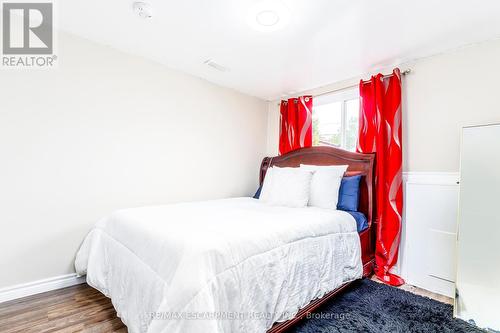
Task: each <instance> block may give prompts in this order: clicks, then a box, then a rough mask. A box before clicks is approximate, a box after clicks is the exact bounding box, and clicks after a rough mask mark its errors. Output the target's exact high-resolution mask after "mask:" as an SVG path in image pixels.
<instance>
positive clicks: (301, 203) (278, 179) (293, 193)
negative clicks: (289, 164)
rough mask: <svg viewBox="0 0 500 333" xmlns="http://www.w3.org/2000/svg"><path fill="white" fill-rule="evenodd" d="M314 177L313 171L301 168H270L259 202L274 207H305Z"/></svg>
mask: <svg viewBox="0 0 500 333" xmlns="http://www.w3.org/2000/svg"><path fill="white" fill-rule="evenodd" d="M312 176H313V172H312V171H310V170H304V169H301V168H277V167H272V168H269V169H268V170H267V173H266V177H265V178H264V183H263V184H262V191H261V193H260V198H259V200H262V201H263V202H266V203H268V204H270V205H273V206H286V207H305V206H307V202H308V201H309V191H310V189H311V178H312Z"/></svg>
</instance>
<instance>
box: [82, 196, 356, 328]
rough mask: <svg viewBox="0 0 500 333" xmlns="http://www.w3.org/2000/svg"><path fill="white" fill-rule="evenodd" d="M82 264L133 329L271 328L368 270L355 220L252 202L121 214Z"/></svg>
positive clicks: (96, 235) (96, 233) (93, 236)
mask: <svg viewBox="0 0 500 333" xmlns="http://www.w3.org/2000/svg"><path fill="white" fill-rule="evenodd" d="M75 266H76V270H77V273H78V274H80V275H83V274H87V282H88V284H90V285H91V286H93V287H94V288H96V289H98V290H100V291H101V292H102V293H104V294H105V295H106V296H108V297H110V298H111V300H112V302H113V304H114V306H115V308H116V310H117V312H118V315H119V316H120V317H121V318H122V320H123V322H124V323H125V324H126V325H127V326H128V329H129V332H131V333H134V332H148V333H156V332H164V333H175V332H182V333H195V332H196V333H197V332H200V333H218V332H221V333H222V332H224V333H238V332H244V333H249V332H265V331H266V330H267V329H269V328H270V327H271V326H272V324H273V323H274V322H276V321H283V320H286V319H290V318H292V317H293V316H294V315H295V314H296V313H297V311H298V309H299V308H301V307H304V306H305V305H307V304H308V303H309V302H310V301H311V300H313V299H316V298H318V297H321V296H323V295H324V294H325V293H327V292H329V291H331V290H333V289H335V288H337V287H339V286H340V285H342V284H343V283H345V282H348V281H352V280H354V279H357V278H360V277H361V276H362V265H361V250H360V243H359V237H358V233H357V231H356V223H355V221H354V219H353V218H352V216H350V215H349V214H347V213H345V212H342V211H335V210H326V209H319V208H312V207H308V208H285V207H273V206H268V205H266V204H263V203H261V202H260V201H259V200H255V199H252V198H236V199H226V200H216V201H206V202H197V203H183V204H175V205H165V206H154V207H144V208H134V209H126V210H120V211H117V212H115V213H114V214H112V215H111V216H110V217H108V218H106V219H103V220H102V221H100V222H99V223H97V225H96V226H95V227H94V228H93V229H92V230H91V231H90V233H89V234H88V235H87V237H86V239H85V241H84V243H83V244H82V246H81V248H80V250H79V252H78V254H77V258H76V262H75Z"/></svg>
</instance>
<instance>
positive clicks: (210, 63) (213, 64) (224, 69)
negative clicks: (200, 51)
mask: <svg viewBox="0 0 500 333" xmlns="http://www.w3.org/2000/svg"><path fill="white" fill-rule="evenodd" d="M204 64H205V65H207V66H210V67H212V68H213V69H216V70H218V71H219V72H229V68H227V67H224V66H222V65H219V64H218V63H216V62H215V61H213V60H212V59H208V60H205V62H204Z"/></svg>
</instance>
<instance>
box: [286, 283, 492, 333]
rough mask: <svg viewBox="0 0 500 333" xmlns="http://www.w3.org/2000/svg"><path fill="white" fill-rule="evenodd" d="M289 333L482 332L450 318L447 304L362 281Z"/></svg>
mask: <svg viewBox="0 0 500 333" xmlns="http://www.w3.org/2000/svg"><path fill="white" fill-rule="evenodd" d="M291 332H295V333H334V332H335V333H340V332H342V333H344V332H401V333H407V332H426V333H427V332H440V333H457V332H464V333H473V332H484V331H482V330H480V329H477V328H475V327H473V326H471V325H469V324H468V323H466V322H464V321H462V320H459V319H454V318H453V307H452V306H451V305H449V304H444V303H441V302H437V301H435V300H432V299H429V298H426V297H422V296H418V295H415V294H412V293H409V292H407V291H404V290H401V289H396V288H393V287H389V286H386V285H384V284H381V283H377V282H374V281H371V280H368V279H363V280H360V281H357V282H355V283H353V286H352V287H350V288H348V290H347V291H345V292H344V293H341V294H340V295H337V296H335V297H334V298H333V299H332V300H330V301H329V302H328V303H326V304H325V305H323V306H322V307H321V308H319V309H318V310H317V312H316V313H315V314H312V315H310V316H309V317H308V318H306V319H304V320H303V321H301V322H300V323H299V324H298V325H297V326H295V327H294V328H293V329H292V330H291Z"/></svg>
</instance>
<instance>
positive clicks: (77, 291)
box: [0, 279, 453, 333]
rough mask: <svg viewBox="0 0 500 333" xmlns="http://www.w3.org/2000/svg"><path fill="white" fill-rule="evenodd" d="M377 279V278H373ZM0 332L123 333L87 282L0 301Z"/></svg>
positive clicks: (441, 298)
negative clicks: (4, 301) (12, 299)
mask: <svg viewBox="0 0 500 333" xmlns="http://www.w3.org/2000/svg"><path fill="white" fill-rule="evenodd" d="M375 280H376V279H375ZM401 288H402V289H405V290H408V291H410V292H413V293H415V294H419V295H423V296H426V297H430V298H433V299H436V300H438V301H440V302H446V303H451V302H452V301H453V300H452V299H450V298H448V297H445V296H442V295H438V294H434V293H431V292H429V291H426V290H423V289H420V288H417V287H413V286H408V285H405V286H403V287H401ZM0 332H1V333H14V332H23V333H44V332H58V333H62V332H64V333H69V332H92V333H108V332H121V333H126V332H127V328H126V327H125V326H124V325H123V323H122V322H121V320H120V319H119V318H117V317H116V312H115V310H114V309H113V305H112V304H111V301H110V300H109V299H108V298H107V297H106V296H104V295H103V294H101V293H100V292H98V291H97V290H95V289H93V288H91V287H89V286H88V285H87V284H82V285H79V286H74V287H69V288H65V289H60V290H56V291H50V292H47V293H43V294H38V295H34V296H30V297H26V298H22V299H19V300H14V301H10V302H6V303H1V304H0Z"/></svg>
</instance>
